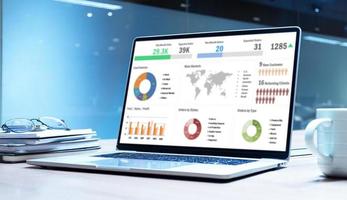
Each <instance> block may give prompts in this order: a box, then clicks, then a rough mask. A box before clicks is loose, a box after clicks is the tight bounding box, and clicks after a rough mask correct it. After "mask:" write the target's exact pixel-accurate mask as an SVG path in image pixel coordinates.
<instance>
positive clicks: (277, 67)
mask: <svg viewBox="0 0 347 200" xmlns="http://www.w3.org/2000/svg"><path fill="white" fill-rule="evenodd" d="M296 34H297V33H296V32H279V33H261V34H242V35H229V36H207V37H188V38H178V39H177V38H173V39H172V38H170V39H159V40H156V39H148V40H139V41H136V42H135V44H134V49H133V56H132V62H131V66H130V67H131V69H130V76H129V83H128V88H127V97H126V101H125V105H124V113H123V119H122V128H121V137H120V141H119V142H120V143H121V144H137V145H141V144H143V145H160V146H176V147H180V146H184V147H204V148H223V149H247V150H268V151H285V148H286V144H287V131H288V126H289V117H290V102H291V95H292V92H293V91H292V84H293V80H292V79H293V73H294V64H295V62H294V57H295V45H296V37H297V35H296Z"/></svg>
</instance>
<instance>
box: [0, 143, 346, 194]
mask: <svg viewBox="0 0 347 200" xmlns="http://www.w3.org/2000/svg"><path fill="white" fill-rule="evenodd" d="M114 145H115V141H114V140H109V141H104V145H103V146H104V147H105V148H106V149H110V148H112V147H114ZM313 198H314V199H315V200H319V199H324V200H338V199H341V200H342V199H343V200H345V199H347V180H336V179H327V178H325V177H323V176H321V173H320V171H319V169H318V167H317V165H316V161H315V159H314V158H313V157H312V156H304V157H295V158H293V159H292V160H291V162H290V163H289V166H288V167H287V168H285V169H281V170H275V171H270V172H267V173H263V174H259V175H256V176H250V177H247V178H244V179H240V180H237V181H233V182H230V183H210V182H198V181H186V180H168V179H159V178H148V177H134V176H126V175H110V174H95V173H82V172H71V171H58V170H50V169H40V168H35V167H32V166H29V165H27V164H24V163H22V164H0V199H1V200H17V199H18V200H19V199H20V200H22V199H25V200H31V199H35V200H40V199H42V200H55V199H59V200H67V199H73V200H76V199H84V200H87V199H93V200H99V199H100V200H104V199H106V200H107V199H112V200H115V199H122V200H127V199H129V200H130V199H131V200H136V199H150V200H156V199H158V200H167V199H173V200H184V199H189V200H193V199H198V200H200V199H201V200H203V199H208V200H216V199H218V200H220V199H228V200H242V199H256V200H260V199H265V200H271V199H276V200H279V199H280V200H285V199H290V200H299V199H313Z"/></svg>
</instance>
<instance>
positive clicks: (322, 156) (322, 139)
mask: <svg viewBox="0 0 347 200" xmlns="http://www.w3.org/2000/svg"><path fill="white" fill-rule="evenodd" d="M315 133H317V145H315V142H314V135H315ZM305 142H306V146H307V147H308V148H309V149H310V150H311V151H312V152H313V154H314V155H317V157H318V166H319V167H320V169H321V171H322V172H323V174H325V175H326V176H336V177H347V108H318V109H317V112H316V119H315V120H313V121H311V122H310V123H309V124H308V125H307V126H306V129H305Z"/></svg>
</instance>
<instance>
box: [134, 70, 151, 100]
mask: <svg viewBox="0 0 347 200" xmlns="http://www.w3.org/2000/svg"><path fill="white" fill-rule="evenodd" d="M144 80H148V81H149V83H150V88H149V90H148V91H147V92H146V93H142V92H141V91H140V85H141V83H142V81H144ZM156 87H157V80H156V79H155V76H154V75H153V74H152V73H150V72H145V73H143V74H141V75H140V76H138V77H137V79H136V81H135V84H134V94H135V97H136V98H137V99H138V100H140V101H146V100H148V99H149V98H151V97H152V96H153V94H154V92H155V89H156Z"/></svg>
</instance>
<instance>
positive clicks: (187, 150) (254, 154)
mask: <svg viewBox="0 0 347 200" xmlns="http://www.w3.org/2000/svg"><path fill="white" fill-rule="evenodd" d="M281 32H295V33H296V41H295V43H296V44H295V52H294V66H293V76H292V89H291V91H292V92H291V97H290V108H289V123H288V128H287V142H286V148H285V151H266V150H246V149H226V148H207V147H206V148H205V147H187V146H168V145H166V146H163V145H144V144H130V143H121V142H120V141H121V137H122V128H123V120H124V114H125V112H124V111H125V106H126V101H127V97H128V88H129V82H130V76H131V68H132V64H133V60H134V59H133V58H134V49H135V44H136V42H138V41H150V40H165V39H180V38H195V37H213V36H232V35H249V34H264V33H281ZM300 39H301V29H300V28H299V27H296V26H292V27H280V28H261V29H247V30H231V31H218V32H200V33H184V34H173V35H158V36H146V37H137V38H135V39H134V41H133V44H132V52H131V59H130V62H129V68H128V76H127V84H126V88H125V95H124V101H123V110H122V114H121V120H120V125H119V127H120V128H119V133H118V140H117V149H118V150H127V151H143V152H160V153H177V154H194V155H211V156H227V157H247V158H272V159H289V151H290V142H291V132H292V127H293V114H294V101H295V95H296V84H297V70H298V59H299V50H300Z"/></svg>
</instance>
